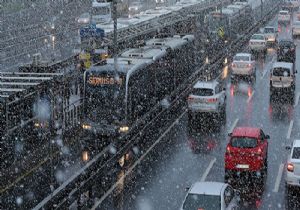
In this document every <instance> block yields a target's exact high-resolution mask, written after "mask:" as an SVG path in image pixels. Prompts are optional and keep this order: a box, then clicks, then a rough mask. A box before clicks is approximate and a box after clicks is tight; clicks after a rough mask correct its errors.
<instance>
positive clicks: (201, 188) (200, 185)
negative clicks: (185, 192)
mask: <svg viewBox="0 0 300 210" xmlns="http://www.w3.org/2000/svg"><path fill="white" fill-rule="evenodd" d="M226 185H227V184H225V183H221V182H196V183H195V184H193V185H192V187H191V189H190V191H189V193H191V194H206V195H221V192H222V189H223V188H224V187H225V186H226Z"/></svg>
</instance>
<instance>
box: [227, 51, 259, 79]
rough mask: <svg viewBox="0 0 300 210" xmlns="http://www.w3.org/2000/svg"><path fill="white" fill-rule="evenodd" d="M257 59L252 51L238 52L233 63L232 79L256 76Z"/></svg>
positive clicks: (253, 77)
mask: <svg viewBox="0 0 300 210" xmlns="http://www.w3.org/2000/svg"><path fill="white" fill-rule="evenodd" d="M255 70H256V68H255V60H254V58H253V56H252V55H251V54H250V53H237V54H236V55H235V56H234V57H233V61H232V64H231V71H232V74H231V79H234V78H236V77H239V76H240V77H250V78H251V79H252V80H255V78H256V71H255Z"/></svg>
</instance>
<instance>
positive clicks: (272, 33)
mask: <svg viewBox="0 0 300 210" xmlns="http://www.w3.org/2000/svg"><path fill="white" fill-rule="evenodd" d="M264 35H265V37H266V39H267V44H268V43H269V44H275V43H276V42H277V36H278V35H277V30H276V29H275V27H272V26H267V27H265V28H264Z"/></svg>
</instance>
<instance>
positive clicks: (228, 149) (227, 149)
mask: <svg viewBox="0 0 300 210" xmlns="http://www.w3.org/2000/svg"><path fill="white" fill-rule="evenodd" d="M230 152H231V151H230V146H227V147H226V153H227V154H230Z"/></svg>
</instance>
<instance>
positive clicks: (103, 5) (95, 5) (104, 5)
mask: <svg viewBox="0 0 300 210" xmlns="http://www.w3.org/2000/svg"><path fill="white" fill-rule="evenodd" d="M92 7H110V3H109V2H97V1H93V3H92Z"/></svg>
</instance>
